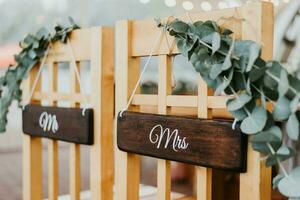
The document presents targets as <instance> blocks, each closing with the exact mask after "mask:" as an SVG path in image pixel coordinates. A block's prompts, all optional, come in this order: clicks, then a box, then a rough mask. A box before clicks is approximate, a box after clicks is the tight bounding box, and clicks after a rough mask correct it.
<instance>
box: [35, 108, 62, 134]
mask: <svg viewBox="0 0 300 200" xmlns="http://www.w3.org/2000/svg"><path fill="white" fill-rule="evenodd" d="M39 125H40V127H41V128H42V129H43V130H44V131H52V132H53V133H55V132H56V131H57V130H58V122H57V119H56V115H51V114H49V113H47V112H43V113H42V114H41V115H40V119H39Z"/></svg>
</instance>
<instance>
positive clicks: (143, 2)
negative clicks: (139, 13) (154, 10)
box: [140, 0, 150, 4]
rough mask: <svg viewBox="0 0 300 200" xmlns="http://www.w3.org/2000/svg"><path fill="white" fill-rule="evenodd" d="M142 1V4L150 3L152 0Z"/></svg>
mask: <svg viewBox="0 0 300 200" xmlns="http://www.w3.org/2000/svg"><path fill="white" fill-rule="evenodd" d="M140 2H141V3H142V4H146V3H149V2H150V0H140Z"/></svg>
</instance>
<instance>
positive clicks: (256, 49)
mask: <svg viewBox="0 0 300 200" xmlns="http://www.w3.org/2000/svg"><path fill="white" fill-rule="evenodd" d="M259 56H260V45H259V44H257V43H255V42H253V43H252V44H251V45H250V49H249V60H248V65H247V68H246V72H250V70H251V69H252V66H253V64H254V62H255V61H256V59H257V58H258V57H259Z"/></svg>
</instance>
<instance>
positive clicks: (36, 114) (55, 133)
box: [23, 105, 94, 144]
mask: <svg viewBox="0 0 300 200" xmlns="http://www.w3.org/2000/svg"><path fill="white" fill-rule="evenodd" d="M93 129H94V128H93V109H85V111H84V113H83V109H81V108H60V107H47V106H40V105H27V106H25V108H24V110H23V132H24V133H25V134H28V135H32V136H38V137H46V138H51V139H56V140H62V141H66V142H72V143H78V144H93Z"/></svg>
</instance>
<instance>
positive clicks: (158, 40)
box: [120, 29, 165, 117]
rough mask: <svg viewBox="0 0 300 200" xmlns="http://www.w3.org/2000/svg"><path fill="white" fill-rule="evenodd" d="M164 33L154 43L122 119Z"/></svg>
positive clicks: (121, 113)
mask: <svg viewBox="0 0 300 200" xmlns="http://www.w3.org/2000/svg"><path fill="white" fill-rule="evenodd" d="M164 31H165V29H163V30H162V31H161V32H160V33H159V34H158V36H157V38H156V39H155V42H154V43H153V46H152V47H151V49H150V52H149V57H148V59H147V61H146V63H145V64H144V66H143V70H142V72H141V74H140V76H139V79H138V80H137V82H136V84H135V86H134V88H133V91H132V93H131V95H130V98H129V100H128V102H127V105H126V106H125V108H124V109H123V110H122V111H121V112H120V117H122V115H123V113H124V112H125V111H126V110H127V109H128V108H129V106H130V104H131V102H132V100H133V97H134V95H135V92H136V90H137V88H138V86H139V84H140V82H141V79H142V76H143V75H144V73H145V71H146V69H147V67H148V65H149V63H150V60H151V58H152V56H153V53H154V51H155V48H156V47H157V45H158V43H159V42H160V40H161V37H162V34H163V33H164Z"/></svg>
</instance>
